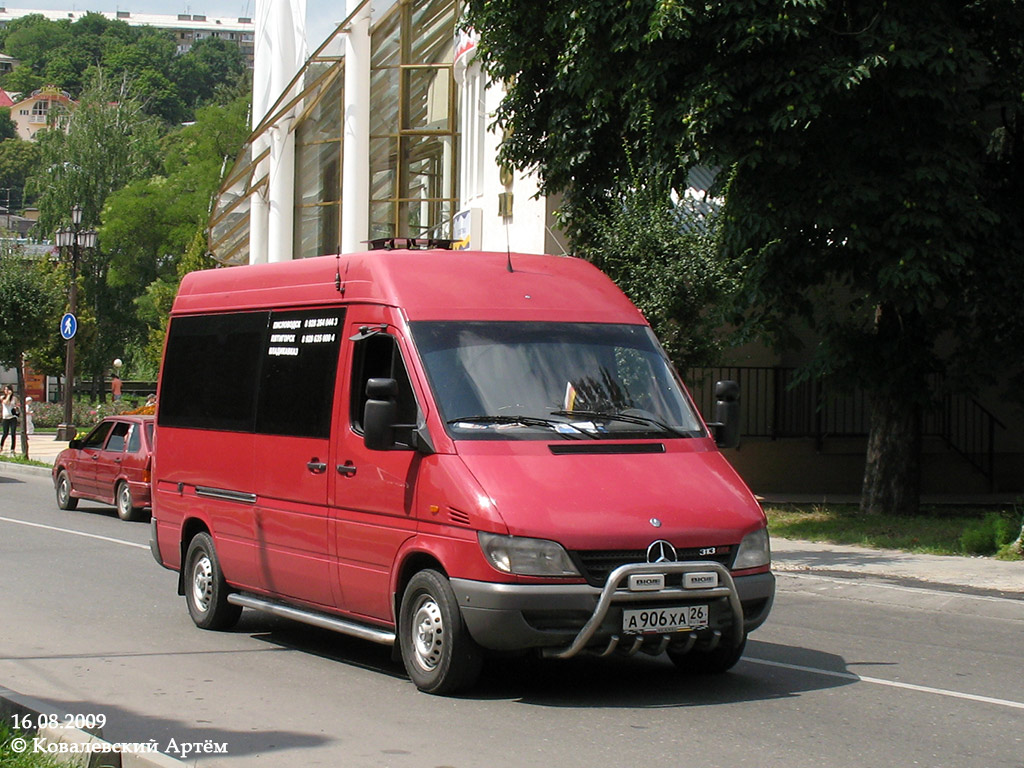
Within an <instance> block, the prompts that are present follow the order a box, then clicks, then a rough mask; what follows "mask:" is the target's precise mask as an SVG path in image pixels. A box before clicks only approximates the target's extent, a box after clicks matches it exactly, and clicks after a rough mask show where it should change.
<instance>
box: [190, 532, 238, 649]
mask: <svg viewBox="0 0 1024 768" xmlns="http://www.w3.org/2000/svg"><path fill="white" fill-rule="evenodd" d="M185 602H186V604H187V605H188V612H189V615H190V616H191V617H192V621H193V622H195V625H196V626H197V627H201V628H202V629H228V628H230V627H233V626H234V625H235V624H237V623H238V617H239V616H241V615H242V606H240V605H232V604H231V603H229V602H228V585H227V582H225V581H224V574H223V573H222V572H221V570H220V562H218V560H217V552H216V550H215V549H214V548H213V539H212V538H211V537H210V534H208V533H197V534H196V535H195V537H194V538H193V539H192V541H191V542H190V543H189V545H188V554H187V555H185Z"/></svg>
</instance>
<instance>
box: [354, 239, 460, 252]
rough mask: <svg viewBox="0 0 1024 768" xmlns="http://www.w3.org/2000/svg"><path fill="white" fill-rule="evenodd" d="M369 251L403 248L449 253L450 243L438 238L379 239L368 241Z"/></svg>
mask: <svg viewBox="0 0 1024 768" xmlns="http://www.w3.org/2000/svg"><path fill="white" fill-rule="evenodd" d="M368 243H369V246H370V250H371V251H395V250H398V249H400V248H404V249H407V250H410V251H424V250H429V249H433V248H436V249H439V250H442V251H450V250H451V249H452V241H451V240H446V239H444V238H438V237H380V238H377V239H376V240H370V241H368Z"/></svg>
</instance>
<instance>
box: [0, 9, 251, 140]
mask: <svg viewBox="0 0 1024 768" xmlns="http://www.w3.org/2000/svg"><path fill="white" fill-rule="evenodd" d="M0 45H2V46H3V50H4V51H5V52H6V53H8V54H10V55H11V56H13V57H14V58H16V59H19V60H20V64H19V66H18V67H16V68H15V69H14V71H13V72H11V73H9V74H7V75H5V76H4V77H3V79H2V81H0V84H2V85H3V86H4V88H6V89H7V90H8V91H12V92H15V91H16V92H19V93H23V94H28V93H30V92H32V91H33V90H35V89H37V88H40V87H42V86H43V85H47V84H50V85H56V86H58V87H60V88H62V89H64V90H66V91H68V92H69V93H71V95H72V97H73V98H76V99H77V98H78V97H79V95H80V94H84V93H85V92H87V91H88V90H89V88H90V86H91V83H92V82H93V81H94V79H95V78H96V77H97V76H98V75H99V74H101V73H102V74H103V75H104V76H106V77H107V78H109V79H114V80H125V81H127V82H130V83H132V91H133V94H134V95H135V96H136V98H137V99H138V101H139V103H140V105H141V106H142V108H143V110H144V111H145V112H146V113H147V114H149V115H151V116H154V117H158V118H160V119H161V120H164V121H166V122H168V123H180V122H183V121H187V120H191V119H193V118H194V115H195V110H196V109H197V108H198V107H199V106H202V105H203V104H206V103H208V102H209V101H210V100H211V99H212V97H213V94H214V93H215V91H216V90H217V88H219V87H221V86H224V85H233V84H235V83H237V82H239V81H240V80H244V79H245V78H246V77H247V74H248V73H247V70H246V67H245V62H244V60H243V58H242V54H241V51H240V50H239V48H238V46H237V45H236V44H235V43H234V42H231V41H227V40H221V39H219V38H209V39H204V40H200V41H197V42H196V43H195V44H194V45H193V47H192V49H190V50H189V51H188V52H186V53H185V54H183V55H180V56H179V55H178V53H177V45H176V42H175V40H174V36H173V35H172V33H170V32H168V31H166V30H160V29H156V28H153V27H146V26H140V27H132V26H129V25H128V24H126V23H125V22H123V21H120V20H110V19H107V18H106V17H104V16H102V15H100V14H97V13H88V14H86V15H85V16H83V17H82V18H81V19H79V20H78V21H76V22H74V23H71V22H69V21H67V20H61V21H49V20H47V19H46V18H45V17H43V16H41V15H38V14H36V15H32V16H24V17H22V18H19V19H16V20H15V21H13V22H11V23H10V24H9V25H8V26H7V28H6V29H5V30H4V31H3V32H2V34H0Z"/></svg>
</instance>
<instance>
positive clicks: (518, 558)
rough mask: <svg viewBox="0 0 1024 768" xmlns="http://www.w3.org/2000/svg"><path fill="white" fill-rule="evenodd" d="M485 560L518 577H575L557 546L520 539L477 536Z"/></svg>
mask: <svg viewBox="0 0 1024 768" xmlns="http://www.w3.org/2000/svg"><path fill="white" fill-rule="evenodd" d="M477 536H478V538H479V540H480V549H482V550H483V553H484V556H485V557H486V558H487V561H488V562H489V563H490V564H491V565H493V566H494V567H495V568H497V569H498V570H499V571H502V572H503V573H515V574H518V575H520V576H579V575H580V573H579V571H578V570H576V566H575V565H573V563H572V560H570V559H569V553H567V552H566V551H565V549H564V548H563V547H562V545H561V544H558V543H557V542H554V541H547V540H546V539H527V538H523V537H522V536H499V535H497V534H494V533H479V534H477Z"/></svg>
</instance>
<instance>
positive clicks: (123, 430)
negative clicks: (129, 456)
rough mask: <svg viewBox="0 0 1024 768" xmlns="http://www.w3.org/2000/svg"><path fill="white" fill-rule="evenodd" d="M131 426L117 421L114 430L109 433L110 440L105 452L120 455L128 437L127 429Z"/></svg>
mask: <svg viewBox="0 0 1024 768" xmlns="http://www.w3.org/2000/svg"><path fill="white" fill-rule="evenodd" d="M130 426H131V424H128V423H127V422H124V421H119V422H117V423H116V424H115V425H114V429H113V430H112V431H111V433H110V439H109V440H108V441H107V450H108V451H114V452H115V453H121V452H122V451H124V444H125V438H126V437H127V435H128V428H129V427H130Z"/></svg>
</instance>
